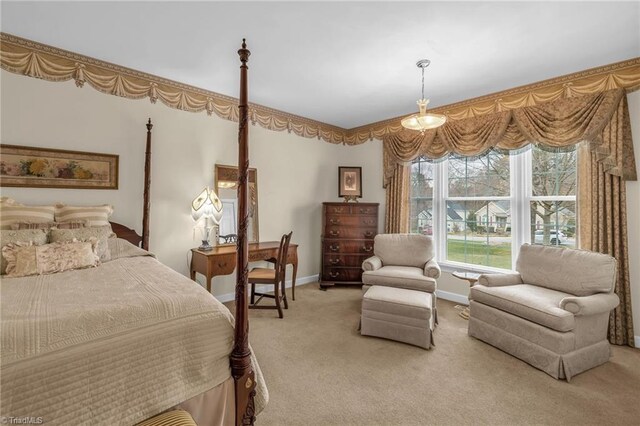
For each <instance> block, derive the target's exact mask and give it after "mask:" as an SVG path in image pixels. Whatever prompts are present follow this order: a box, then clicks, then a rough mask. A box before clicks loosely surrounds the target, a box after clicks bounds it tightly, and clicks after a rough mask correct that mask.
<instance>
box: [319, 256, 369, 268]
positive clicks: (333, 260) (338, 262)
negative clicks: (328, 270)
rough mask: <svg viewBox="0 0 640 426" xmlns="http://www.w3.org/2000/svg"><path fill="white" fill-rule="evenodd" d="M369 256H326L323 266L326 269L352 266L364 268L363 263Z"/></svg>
mask: <svg viewBox="0 0 640 426" xmlns="http://www.w3.org/2000/svg"><path fill="white" fill-rule="evenodd" d="M369 256H370V255H368V254H325V255H324V262H323V263H322V265H323V266H324V267H336V266H340V267H345V266H352V267H355V268H362V262H364V260H365V259H367V258H368V257H369Z"/></svg>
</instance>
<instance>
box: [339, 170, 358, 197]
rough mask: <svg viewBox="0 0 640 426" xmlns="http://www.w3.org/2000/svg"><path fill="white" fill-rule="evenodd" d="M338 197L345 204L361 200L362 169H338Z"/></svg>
mask: <svg viewBox="0 0 640 426" xmlns="http://www.w3.org/2000/svg"><path fill="white" fill-rule="evenodd" d="M338 197H343V198H344V201H345V203H346V202H349V201H355V202H358V198H362V167H338Z"/></svg>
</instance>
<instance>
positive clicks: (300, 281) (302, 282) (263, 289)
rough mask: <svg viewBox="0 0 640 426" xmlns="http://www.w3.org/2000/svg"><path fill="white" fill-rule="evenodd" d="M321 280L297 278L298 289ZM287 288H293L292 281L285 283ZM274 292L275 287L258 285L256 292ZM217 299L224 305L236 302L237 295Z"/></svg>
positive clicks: (232, 294) (313, 277)
mask: <svg viewBox="0 0 640 426" xmlns="http://www.w3.org/2000/svg"><path fill="white" fill-rule="evenodd" d="M318 279H319V275H310V276H308V277H297V278H296V288H298V287H300V286H301V285H305V284H312V283H317V282H318ZM285 287H286V288H291V280H287V281H286V282H285ZM270 290H273V286H267V285H257V286H256V291H258V292H260V293H262V292H266V291H270ZM247 295H249V293H248V292H247ZM214 296H215V298H216V299H218V300H219V301H221V302H222V303H226V302H231V301H232V300H235V298H236V295H235V293H226V294H220V295H214Z"/></svg>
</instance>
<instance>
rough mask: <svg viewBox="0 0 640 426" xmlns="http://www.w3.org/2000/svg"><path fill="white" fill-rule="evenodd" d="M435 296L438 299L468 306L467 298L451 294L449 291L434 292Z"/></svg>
mask: <svg viewBox="0 0 640 426" xmlns="http://www.w3.org/2000/svg"><path fill="white" fill-rule="evenodd" d="M436 296H438V299H444V300H450V301H452V302H456V303H460V304H462V305H468V304H469V298H468V297H467V296H463V295H461V294H458V293H451V292H450V291H444V290H436Z"/></svg>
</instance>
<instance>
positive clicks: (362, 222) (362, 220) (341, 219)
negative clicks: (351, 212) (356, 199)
mask: <svg viewBox="0 0 640 426" xmlns="http://www.w3.org/2000/svg"><path fill="white" fill-rule="evenodd" d="M324 225H325V227H326V226H330V225H333V226H351V227H354V226H357V227H360V226H365V227H367V226H370V227H374V228H377V226H378V218H377V217H376V216H340V215H328V216H327V220H326V221H325V223H324Z"/></svg>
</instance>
